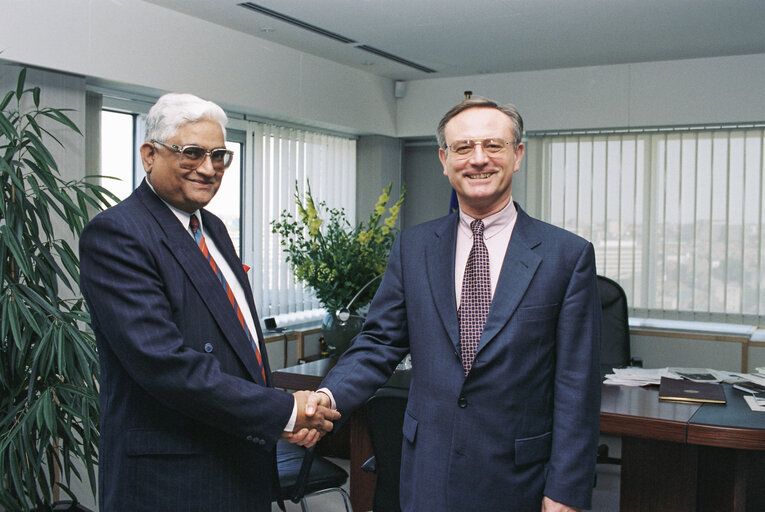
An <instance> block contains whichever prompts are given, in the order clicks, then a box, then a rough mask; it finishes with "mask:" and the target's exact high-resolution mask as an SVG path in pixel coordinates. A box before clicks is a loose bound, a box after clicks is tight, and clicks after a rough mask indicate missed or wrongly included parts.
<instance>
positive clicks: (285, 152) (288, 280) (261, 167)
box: [243, 123, 356, 325]
mask: <svg viewBox="0 0 765 512" xmlns="http://www.w3.org/2000/svg"><path fill="white" fill-rule="evenodd" d="M248 124H249V127H248V134H247V141H248V145H249V148H248V149H247V151H248V153H247V161H248V165H251V166H252V169H253V172H252V173H249V172H248V173H245V180H244V183H243V191H244V194H245V197H247V198H248V199H247V201H246V202H245V209H244V219H245V222H244V228H243V229H244V233H245V236H244V254H243V260H244V262H245V263H247V264H248V265H251V266H252V267H253V269H258V271H257V272H251V274H252V275H251V282H252V289H253V293H254V294H255V304H256V306H257V309H258V313H259V314H260V316H261V318H267V317H277V323H278V324H279V325H286V324H289V323H299V322H308V321H314V320H318V319H320V318H322V317H323V315H324V310H323V309H321V308H320V305H319V303H318V301H317V300H316V298H315V297H314V296H313V293H312V292H311V290H310V289H308V288H305V287H304V286H303V284H302V283H298V282H295V279H294V276H293V274H292V271H291V270H290V268H289V264H288V263H287V262H286V261H285V258H284V253H283V252H282V248H281V245H280V243H279V237H278V236H277V235H275V234H272V233H271V222H272V221H273V220H275V219H278V218H279V216H280V214H281V212H282V211H283V210H285V209H286V210H288V211H290V212H291V213H292V214H293V215H297V210H296V207H295V200H294V196H295V185H296V183H297V186H298V189H299V193H300V194H301V195H302V194H303V192H304V191H305V189H306V185H307V184H308V183H309V182H310V185H311V190H312V192H313V195H314V197H315V198H316V199H317V201H325V202H326V203H327V205H328V206H329V207H333V208H344V209H345V212H346V214H347V216H348V218H349V219H355V217H356V141H355V140H352V139H348V138H344V137H336V136H332V135H327V134H322V133H315V132H310V131H305V130H300V129H296V128H287V127H282V126H275V125H271V124H263V123H248Z"/></svg>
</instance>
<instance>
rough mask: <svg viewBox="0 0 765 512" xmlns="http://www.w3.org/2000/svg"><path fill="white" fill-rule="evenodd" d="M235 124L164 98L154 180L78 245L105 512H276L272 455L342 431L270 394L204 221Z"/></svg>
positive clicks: (152, 154) (326, 413)
mask: <svg viewBox="0 0 765 512" xmlns="http://www.w3.org/2000/svg"><path fill="white" fill-rule="evenodd" d="M226 121H227V119H226V114H225V113H224V112H223V110H222V109H221V108H220V107H219V106H218V105H216V104H214V103H212V102H209V101H205V100H202V99H200V98H198V97H196V96H193V95H191V94H166V95H164V96H162V97H161V98H160V99H159V100H158V101H157V103H156V104H155V105H154V106H153V107H152V109H151V110H150V111H149V115H148V117H147V120H146V139H145V142H144V143H143V144H142V145H141V148H140V152H141V160H142V163H143V167H144V170H145V171H146V179H145V180H144V181H143V182H142V183H141V185H140V186H139V187H138V188H137V189H136V190H135V191H134V192H133V194H132V195H131V196H130V197H128V198H127V199H125V200H124V201H122V202H121V203H119V204H117V205H116V206H114V207H112V208H109V209H108V210H106V211H104V212H102V213H100V214H99V215H97V216H96V217H95V218H94V219H93V220H92V221H91V222H90V223H89V224H88V225H87V226H86V227H85V229H84V230H83V232H82V236H81V238H80V257H81V280H80V284H81V288H82V292H83V294H84V296H85V299H86V300H87V303H88V307H89V309H90V313H91V319H92V327H93V331H94V332H95V335H96V342H97V344H98V351H99V358H100V366H101V374H100V403H101V442H100V446H99V506H100V510H103V511H110V512H111V511H117V510H129V511H143V510H145V511H158V510H183V511H190V510H199V511H210V510H227V511H238V510H242V511H245V510H246V511H248V512H253V511H255V512H267V511H270V510H271V499H272V495H273V490H274V489H276V488H277V487H278V478H277V473H276V457H275V445H276V442H277V441H278V440H279V438H280V437H287V438H291V440H293V441H296V440H297V439H294V438H292V432H293V431H295V432H302V433H301V435H300V436H299V439H300V442H301V443H306V444H310V443H312V442H315V440H316V439H317V437H318V435H319V434H323V433H325V432H327V431H329V430H331V429H332V423H331V421H330V420H334V419H337V418H339V414H338V413H337V412H334V411H330V410H328V409H322V410H321V411H319V413H318V414H317V415H316V416H314V417H312V418H308V417H306V416H305V415H304V414H303V411H304V408H305V407H304V404H305V402H306V400H307V396H308V392H298V393H295V394H294V395H290V394H289V393H286V392H284V391H280V390H276V389H274V388H273V387H272V383H271V372H270V369H269V365H268V358H267V357H266V349H265V344H264V342H263V334H262V331H261V327H260V322H259V321H258V316H257V313H256V311H255V305H254V302H253V297H252V291H251V289H250V285H249V282H248V280H247V277H246V271H245V269H244V268H243V265H242V262H241V261H240V260H239V258H238V256H237V255H236V252H235V250H234V246H233V244H232V242H231V239H230V237H229V235H228V233H227V232H226V228H225V227H224V225H223V222H221V220H220V219H218V218H217V217H216V216H214V215H213V214H211V213H210V212H208V211H207V210H205V209H204V206H205V205H207V203H209V202H210V200H211V199H212V198H213V196H214V195H215V193H216V192H217V191H218V188H219V187H220V185H221V180H222V178H223V175H224V172H225V170H226V168H228V166H229V165H230V164H231V160H232V158H233V152H232V151H230V150H228V149H226V146H225V141H226V139H225V126H226ZM309 430H310V433H308V432H309Z"/></svg>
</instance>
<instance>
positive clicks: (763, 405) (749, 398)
mask: <svg viewBox="0 0 765 512" xmlns="http://www.w3.org/2000/svg"><path fill="white" fill-rule="evenodd" d="M744 400H746V403H747V405H748V406H749V408H750V409H751V410H753V411H756V412H765V400H762V399H757V398H756V397H755V396H754V395H744Z"/></svg>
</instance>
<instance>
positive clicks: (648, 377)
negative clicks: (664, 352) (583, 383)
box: [604, 367, 680, 386]
mask: <svg viewBox="0 0 765 512" xmlns="http://www.w3.org/2000/svg"><path fill="white" fill-rule="evenodd" d="M613 372H614V373H609V374H608V375H606V379H605V381H604V384H610V385H614V386H647V385H649V384H656V385H657V386H658V385H659V383H660V382H661V378H662V377H669V378H670V379H679V378H680V377H678V376H677V375H675V374H674V373H672V372H670V371H669V370H668V369H667V368H637V367H628V368H614V369H613Z"/></svg>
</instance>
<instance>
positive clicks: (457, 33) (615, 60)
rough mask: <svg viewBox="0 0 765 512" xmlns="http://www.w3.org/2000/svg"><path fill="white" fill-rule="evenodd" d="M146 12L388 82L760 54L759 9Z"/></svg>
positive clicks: (382, 0) (429, 2) (623, 0)
mask: <svg viewBox="0 0 765 512" xmlns="http://www.w3.org/2000/svg"><path fill="white" fill-rule="evenodd" d="M147 1H149V2H150V3H153V4H156V5H160V6H164V7H166V8H168V9H172V10H175V11H178V12H182V13H185V14H187V15H190V16H194V17H197V18H201V19H204V20H207V21H210V22H212V23H216V24H218V25H223V26H225V27H229V28H231V29H234V30H238V31H241V32H245V33H248V34H251V35H253V36H256V37H259V38H262V39H266V40H269V41H272V42H275V43H279V44H282V45H285V46H289V47H292V48H294V49H297V50H300V51H302V52H306V53H309V54H313V55H317V56H320V57H323V58H326V59H329V60H331V61H335V62H338V63H341V64H345V65H348V66H352V67H355V68H359V69H363V70H364V71H366V72H369V73H373V74H376V75H380V76H385V77H389V78H392V79H394V80H417V79H423V78H435V77H448V76H463V75H476V74H485V73H506V72H513V71H532V70H542V69H554V68H567V67H579V66H598V65H609V64H621V63H627V62H647V61H658V60H674V59H692V58H700V57H718V56H729V55H746V54H755V53H765V30H764V29H763V26H765V1H763V0H460V1H457V0H255V1H254V2H246V3H248V4H252V5H251V7H250V8H246V7H243V6H241V5H239V4H241V3H245V2H242V1H241V0H147ZM285 20H287V21H285ZM322 31H323V32H322ZM320 32H322V33H320ZM327 33H329V34H327ZM335 36H337V37H335ZM333 37H335V38H333ZM343 38H344V39H345V41H341V40H338V39H343ZM370 48H371V50H370ZM380 53H382V54H383V55H381V54H380ZM402 61H403V62H402Z"/></svg>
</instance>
